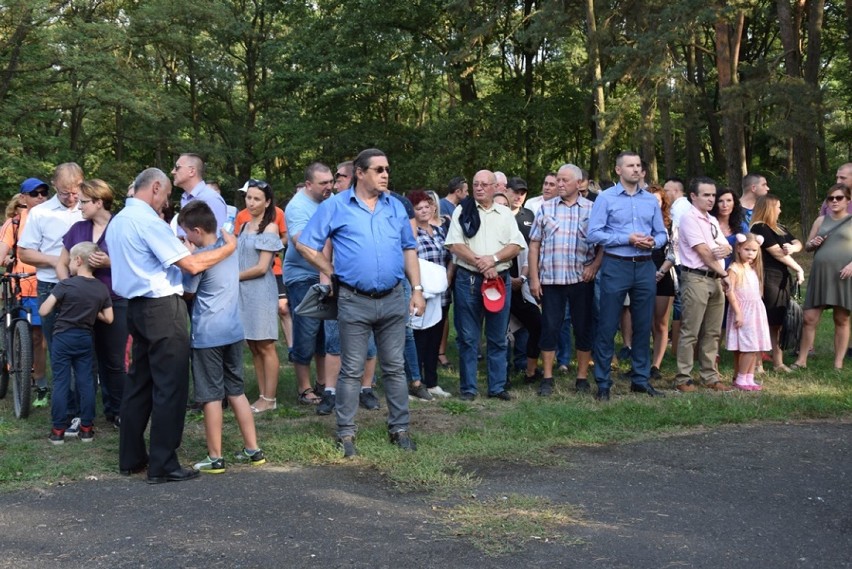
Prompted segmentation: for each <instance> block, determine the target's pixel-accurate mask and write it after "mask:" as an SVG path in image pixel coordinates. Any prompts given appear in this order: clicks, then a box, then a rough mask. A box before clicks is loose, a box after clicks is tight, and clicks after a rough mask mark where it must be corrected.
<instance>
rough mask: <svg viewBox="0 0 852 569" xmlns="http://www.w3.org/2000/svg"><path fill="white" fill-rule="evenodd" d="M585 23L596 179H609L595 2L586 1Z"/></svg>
mask: <svg viewBox="0 0 852 569" xmlns="http://www.w3.org/2000/svg"><path fill="white" fill-rule="evenodd" d="M586 23H587V32H588V38H587V39H588V50H589V65H590V66H591V68H592V80H593V82H594V89H593V92H594V103H595V108H594V117H595V133H594V134H595V136H594V138H595V149H596V151H597V162H598V178H599V179H601V180H605V179H608V178H609V177H610V174H609V172H610V167H609V153H608V152H607V149H606V146H605V144H604V133H605V132H606V117H605V116H604V113H605V112H606V99H605V97H604V85H603V70H602V67H601V55H600V47H599V45H598V25H597V22H596V21H595V0H586Z"/></svg>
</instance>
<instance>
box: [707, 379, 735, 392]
mask: <svg viewBox="0 0 852 569" xmlns="http://www.w3.org/2000/svg"><path fill="white" fill-rule="evenodd" d="M706 387H707V389H710V390H711V391H724V392H728V391H733V390H734V388H733V387H731V386H730V385H725V384H724V383H722V382H721V381H717V382H715V383H711V384H709V385H707V386H706Z"/></svg>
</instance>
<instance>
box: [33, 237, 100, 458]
mask: <svg viewBox="0 0 852 569" xmlns="http://www.w3.org/2000/svg"><path fill="white" fill-rule="evenodd" d="M99 251H100V248H99V247H98V246H97V245H95V244H94V243H92V242H91V241H82V242H80V243H77V244H76V245H74V246H73V247H71V251H69V252H68V257H69V259H70V263H69V270H70V273H71V275H72V276H71V278H69V279H65V280H64V281H60V282H59V284H57V285H56V286H55V287H54V288H53V291H52V292H51V294H50V296H48V297H47V299H46V300H45V301H44V302H43V303H42V305H41V307H39V309H38V313H39V315H41V316H42V317H44V316H47V315H48V314H50V313H51V312H53V309H54V308H56V309H57V314H56V320H55V323H54V328H53V344H52V345H51V351H50V365H51V367H52V368H53V398H52V399H51V407H50V416H51V421H52V422H53V428H52V429H51V430H50V435H49V436H48V440H49V441H50V442H51V443H53V444H55V445H61V444H62V443H64V442H65V429H66V428H67V427H68V393H69V391H70V389H71V370H72V369H73V370H74V374H75V375H76V376H77V393H78V395H79V397H80V432H79V434H78V437H79V439H80V440H81V441H83V442H84V443H90V442H92V440H93V439H94V436H95V431H94V427H93V426H92V424H93V422H94V420H95V378H94V375H93V374H92V370H93V366H94V362H93V354H94V348H93V345H92V329H93V327H94V325H95V321H96V320H102V321H104V322H106V323H107V324H111V323H112V318H113V314H112V300H111V299H110V295H109V289H108V288H107V287H106V285H105V284H104V283H102V282H101V281H99V280H98V279H96V278H95V277H93V276H92V268H91V267H90V266H89V257H90V256H92V255H93V254H94V253H96V252H99ZM69 433H70V431H69Z"/></svg>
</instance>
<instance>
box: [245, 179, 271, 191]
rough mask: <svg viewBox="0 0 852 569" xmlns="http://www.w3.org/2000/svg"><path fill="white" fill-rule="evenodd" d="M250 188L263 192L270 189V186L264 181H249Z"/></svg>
mask: <svg viewBox="0 0 852 569" xmlns="http://www.w3.org/2000/svg"><path fill="white" fill-rule="evenodd" d="M248 187H249V188H260V189H261V190H266V189H268V188H269V184H267V183H266V182H264V181H263V180H254V179H252V180H249V181H248Z"/></svg>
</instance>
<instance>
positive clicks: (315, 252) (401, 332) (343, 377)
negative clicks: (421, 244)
mask: <svg viewBox="0 0 852 569" xmlns="http://www.w3.org/2000/svg"><path fill="white" fill-rule="evenodd" d="M353 166H354V171H353V174H354V179H355V185H354V187H353V188H352V189H351V190H346V191H344V192H341V193H340V194H337V195H336V196H333V197H332V198H330V199H328V200H326V201H325V202H323V203H322V204H321V205H320V206H319V208H318V209H317V212H316V213H315V214H314V216H313V217H312V218H311V220H310V221H309V222H308V224H307V226H305V229H304V230H303V231H302V233H301V237H300V238H299V241H298V243H297V244H296V247H298V249H299V253H301V254H302V256H303V257H305V259H307V260H308V261H309V262H310V263H311V264H312V265H313V266H315V267H316V268H317V269H318V270H319V271H320V272H321V273H323V274H324V275H326V276H327V277H329V278H330V279H331V280H332V282H333V283H336V286H335V289H336V294H337V295H338V300H337V307H338V323H339V325H340V344H341V345H340V348H341V369H340V378H339V381H338V386H337V405H336V407H335V412H336V414H337V437H338V442H339V444H340V446H341V447H342V449H343V454H344V456H345V457H352V456H355V455H356V454H357V451H356V449H355V412H356V411H357V409H358V395H359V392H360V387H361V377H362V375H363V372H364V362H365V360H366V356H367V344H368V342H369V338H370V333H373V334H374V335H375V339H376V345H377V347H378V351H379V358H380V361H381V365H382V374H383V383H384V385H385V394H386V396H387V403H388V434H389V436H390V440H391V442H392V443H393V444H395V445H397V446H398V447H400V448H401V449H403V450H409V451H411V450H415V449H416V445H415V444H414V441H413V440H411V437H410V436H409V433H408V430H409V413H408V385H407V383H406V378H405V370H404V357H403V351H404V348H405V326H406V322H407V320H408V316H409V314H413V315H417V316H419V315H421V314H423V310H424V309H425V300H424V299H423V287H422V286H421V285H420V268H419V265H418V261H417V243H416V242H415V240H414V235H413V234H412V232H411V225H410V224H409V222H408V216H407V215H406V213H405V210H404V208H403V207H402V205H401V204H400V202H399V201H398V200H397V199H395V198H393V197H391V196H390V195H388V193H387V192H386V190H387V187H388V179H389V177H390V166H389V165H388V159H387V157H386V156H385V154H384V153H383V152H382V151H381V150H378V149H375V148H371V149H367V150H364V151H362V152H361V153H360V154H359V155H358V157H357V158H356V159H355V161H354V165H353ZM327 239H331V244H332V247H333V248H334V264H333V265H332V263H331V261H329V260H328V258H326V257H325V256H324V255H323V254H322V250H323V248H324V247H325V242H326V240H327ZM406 277H407V278H408V279H409V281H410V282H411V284H412V288H413V289H414V292H413V294H412V297H411V302H410V303H409V304H408V305H406V302H405V300H404V298H405V297H404V294H403V288H402V283H401V281H402V279H404V278H406Z"/></svg>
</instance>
